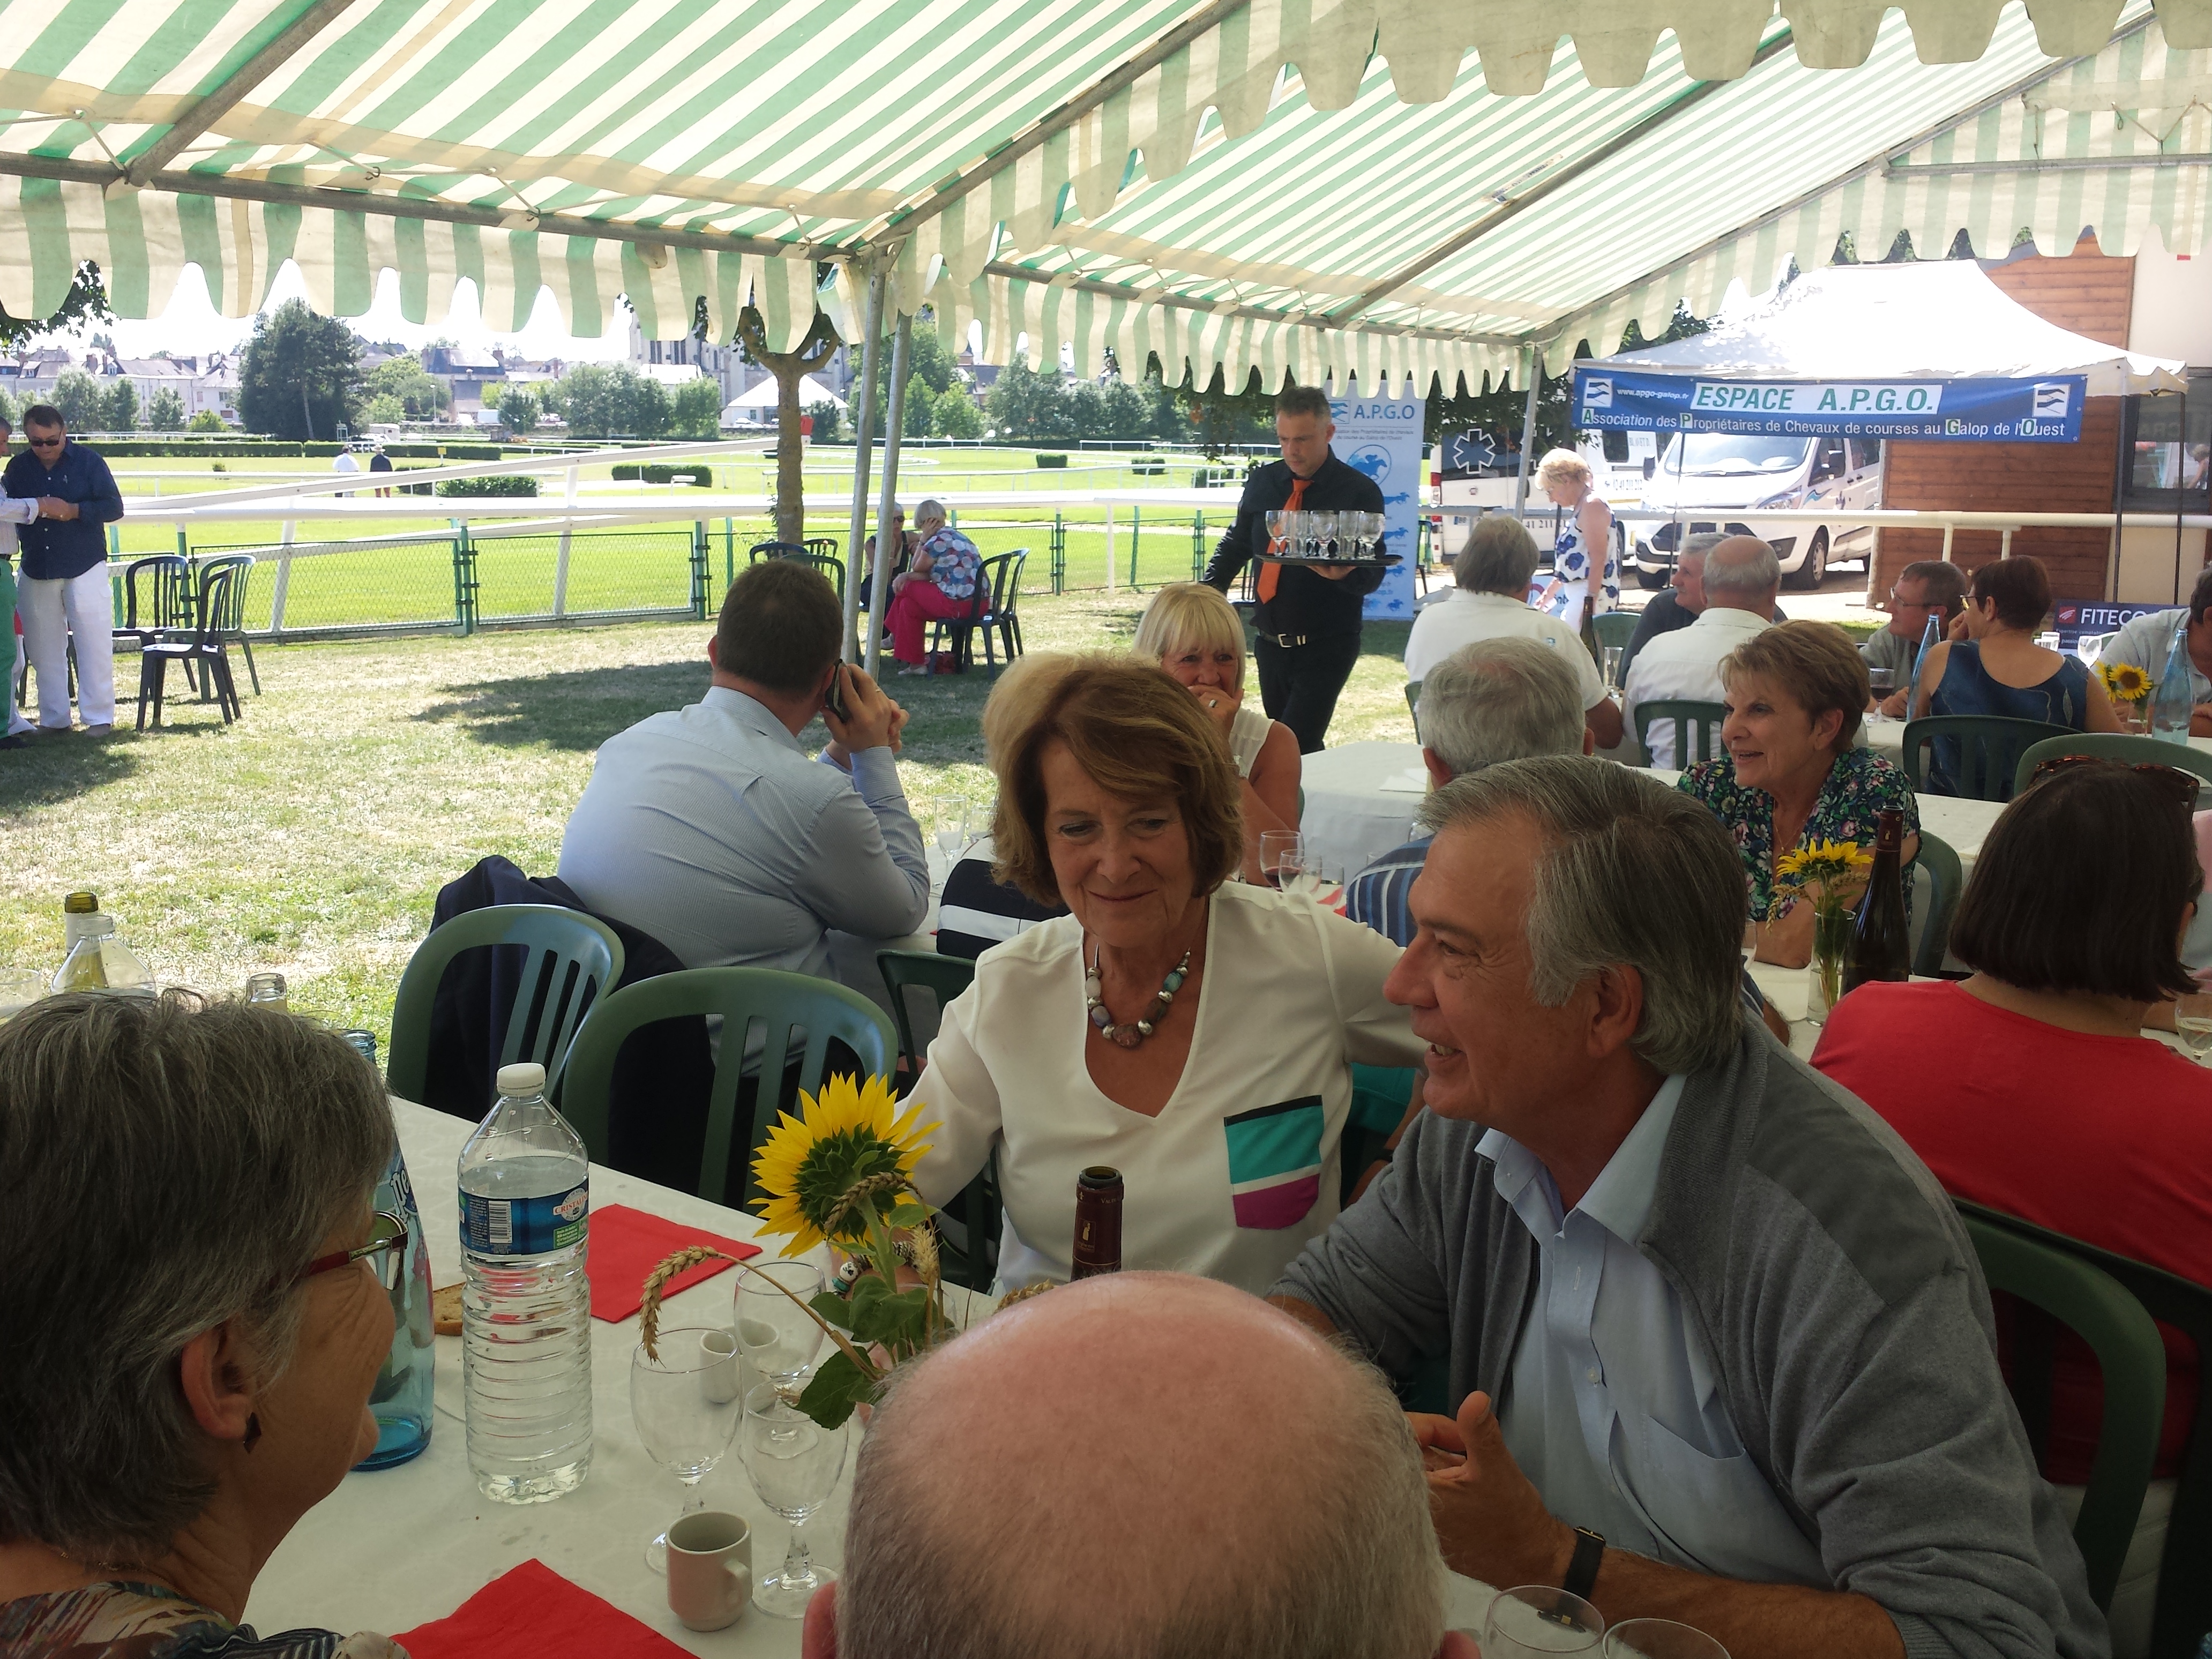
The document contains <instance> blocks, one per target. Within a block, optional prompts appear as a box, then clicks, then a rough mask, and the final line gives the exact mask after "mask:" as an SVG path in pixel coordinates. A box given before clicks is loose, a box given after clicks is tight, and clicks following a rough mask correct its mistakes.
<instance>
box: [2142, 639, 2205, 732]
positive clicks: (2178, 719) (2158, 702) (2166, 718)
mask: <svg viewBox="0 0 2212 1659" xmlns="http://www.w3.org/2000/svg"><path fill="white" fill-rule="evenodd" d="M2189 667H2190V665H2189V613H2188V612H2187V611H2183V612H2182V613H2181V619H2180V620H2179V622H2177V623H2175V624H2174V628H2173V643H2172V645H2170V646H2168V647H2166V671H2165V672H2164V673H2162V674H2160V676H2159V681H2158V690H2155V691H2154V692H2153V693H2152V694H2151V705H2150V731H2151V735H2152V736H2153V737H2154V738H2165V739H2166V741H2167V742H2168V743H2179V744H2186V743H2187V742H2188V741H2189V717H2190V716H2191V714H2194V713H2195V712H2196V709H2197V694H2196V691H2195V690H2194V689H2193V688H2192V687H2191V684H2190V678H2189Z"/></svg>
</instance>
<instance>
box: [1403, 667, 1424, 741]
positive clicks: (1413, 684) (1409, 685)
mask: <svg viewBox="0 0 2212 1659" xmlns="http://www.w3.org/2000/svg"><path fill="white" fill-rule="evenodd" d="M1406 707H1407V708H1408V709H1410V710H1411V711H1412V712H1413V741H1414V742H1415V743H1419V741H1420V740H1421V683H1420V681H1419V680H1407V682H1406Z"/></svg>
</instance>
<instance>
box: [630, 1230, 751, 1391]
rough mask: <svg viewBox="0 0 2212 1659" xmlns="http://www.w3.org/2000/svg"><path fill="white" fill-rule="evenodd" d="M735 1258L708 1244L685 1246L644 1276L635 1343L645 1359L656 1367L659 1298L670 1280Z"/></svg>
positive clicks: (658, 1333) (734, 1260) (658, 1356)
mask: <svg viewBox="0 0 2212 1659" xmlns="http://www.w3.org/2000/svg"><path fill="white" fill-rule="evenodd" d="M737 1259H738V1258H737V1257H735V1256H733V1255H723V1254H722V1252H721V1251H720V1250H718V1249H715V1248H714V1246H713V1245H711V1244H686V1245H685V1246H684V1248H683V1249H680V1250H678V1251H677V1252H676V1254H675V1255H671V1256H669V1257H667V1258H665V1260H663V1261H661V1262H660V1264H659V1266H658V1267H654V1268H653V1271H652V1272H651V1273H647V1275H646V1276H645V1291H644V1305H643V1306H642V1307H641V1308H640V1309H639V1310H638V1319H637V1334H638V1340H640V1341H641V1342H642V1343H643V1344H644V1345H645V1357H646V1358H647V1359H650V1360H653V1362H655V1363H656V1364H658V1363H659V1358H660V1349H659V1336H660V1298H661V1296H662V1294H663V1292H665V1291H666V1290H667V1289H668V1282H669V1280H671V1279H674V1278H675V1277H676V1276H677V1275H678V1274H679V1273H689V1272H690V1271H691V1269H692V1268H694V1267H697V1266H698V1265H699V1264H700V1263H701V1262H702V1261H727V1262H731V1263H732V1264H734V1263H735V1262H736V1261H737Z"/></svg>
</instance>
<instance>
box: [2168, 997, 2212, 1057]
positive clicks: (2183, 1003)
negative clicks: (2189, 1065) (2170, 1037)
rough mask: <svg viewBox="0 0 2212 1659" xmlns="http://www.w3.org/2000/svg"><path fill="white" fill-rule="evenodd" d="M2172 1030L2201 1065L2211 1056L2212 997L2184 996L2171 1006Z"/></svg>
mask: <svg viewBox="0 0 2212 1659" xmlns="http://www.w3.org/2000/svg"><path fill="white" fill-rule="evenodd" d="M2173 1029H2174V1030H2175V1032H2176V1033H2177V1034H2178V1035H2179V1036H2180V1038H2181V1040H2182V1041H2183V1042H2185V1043H2187V1044H2188V1045H2189V1052H2190V1053H2191V1054H2192V1055H2194V1056H2195V1057H2196V1060H2197V1064H2198V1065H2200V1066H2201V1065H2203V1063H2204V1060H2205V1056H2206V1055H2208V1054H2212V996H2204V995H2198V996H2186V997H2183V998H2181V999H2180V1000H2178V1001H2176V1002H2175V1004H2174V1005H2173Z"/></svg>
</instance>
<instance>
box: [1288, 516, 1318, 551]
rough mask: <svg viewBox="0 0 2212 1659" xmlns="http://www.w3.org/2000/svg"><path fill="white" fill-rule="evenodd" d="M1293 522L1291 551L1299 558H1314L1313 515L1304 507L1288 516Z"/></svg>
mask: <svg viewBox="0 0 2212 1659" xmlns="http://www.w3.org/2000/svg"><path fill="white" fill-rule="evenodd" d="M1286 516H1287V517H1288V518H1289V519H1290V521H1291V551H1292V552H1293V553H1295V554H1297V556H1298V557H1299V558H1302V559H1310V558H1311V557H1313V514H1312V513H1309V512H1307V511H1306V510H1305V509H1304V507H1301V508H1299V509H1298V510H1297V512H1295V513H1290V514H1287V515H1286Z"/></svg>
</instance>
